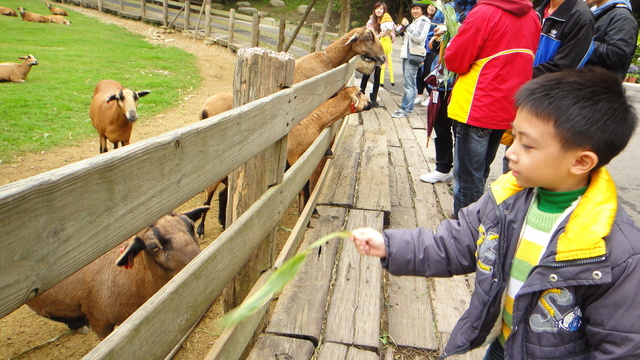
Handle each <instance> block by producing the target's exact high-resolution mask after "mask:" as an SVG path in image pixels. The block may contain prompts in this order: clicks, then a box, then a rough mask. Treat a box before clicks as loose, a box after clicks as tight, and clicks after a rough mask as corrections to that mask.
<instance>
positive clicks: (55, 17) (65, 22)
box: [44, 15, 71, 26]
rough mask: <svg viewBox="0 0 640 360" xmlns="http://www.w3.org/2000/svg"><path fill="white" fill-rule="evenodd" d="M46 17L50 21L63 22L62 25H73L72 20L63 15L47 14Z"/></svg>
mask: <svg viewBox="0 0 640 360" xmlns="http://www.w3.org/2000/svg"><path fill="white" fill-rule="evenodd" d="M44 17H46V18H47V20H49V22H50V23H55V24H61V25H67V26H69V25H71V21H69V20H67V19H65V18H64V16H61V15H45V16H44Z"/></svg>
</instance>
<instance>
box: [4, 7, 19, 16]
mask: <svg viewBox="0 0 640 360" xmlns="http://www.w3.org/2000/svg"><path fill="white" fill-rule="evenodd" d="M0 14H2V15H6V16H15V17H18V13H17V12H16V11H15V10H13V9H12V8H8V7H4V6H0Z"/></svg>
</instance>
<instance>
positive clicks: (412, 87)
mask: <svg viewBox="0 0 640 360" xmlns="http://www.w3.org/2000/svg"><path fill="white" fill-rule="evenodd" d="M417 75H418V66H413V65H411V64H409V60H407V59H402V86H403V87H404V95H403V96H402V104H401V105H400V108H401V109H402V110H404V111H405V112H409V111H413V101H414V100H415V99H416V91H417V90H416V76H417Z"/></svg>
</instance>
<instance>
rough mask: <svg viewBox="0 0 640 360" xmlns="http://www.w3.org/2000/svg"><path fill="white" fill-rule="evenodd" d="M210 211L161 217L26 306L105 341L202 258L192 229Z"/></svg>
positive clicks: (195, 211) (198, 210)
mask: <svg viewBox="0 0 640 360" xmlns="http://www.w3.org/2000/svg"><path fill="white" fill-rule="evenodd" d="M206 209H207V208H206V207H198V208H195V209H193V210H191V211H189V212H186V213H183V214H179V215H178V214H175V213H171V214H169V215H166V216H164V217H162V218H161V219H160V220H158V221H157V222H155V223H154V224H153V225H151V226H149V227H147V228H145V229H144V230H142V231H140V232H138V233H137V234H136V235H135V236H133V237H132V238H131V239H129V240H128V241H126V242H124V243H123V244H121V245H119V246H118V247H116V248H114V249H112V250H110V251H109V252H107V253H106V254H104V255H102V256H101V257H99V258H98V259H96V260H95V261H93V262H91V263H90V264H88V265H87V266H85V267H83V268H82V269H80V270H78V271H77V272H76V273H74V274H73V275H71V276H69V277H68V278H66V279H65V280H63V281H61V282H60V283H58V284H57V285H55V286H53V287H52V288H50V289H48V290H46V291H45V292H43V293H42V294H40V295H38V296H36V297H35V298H33V299H31V300H30V301H28V302H27V305H28V306H29V307H31V309H33V310H34V311H35V312H37V313H38V314H40V315H42V316H44V317H46V318H49V319H51V320H55V321H59V322H62V323H65V324H67V326H69V327H70V328H71V329H78V328H80V327H82V326H85V325H89V326H90V327H91V328H92V329H93V331H94V332H95V333H96V334H97V335H98V337H99V338H100V340H102V339H104V338H105V337H107V335H109V334H110V333H111V332H112V331H113V329H114V328H115V326H116V325H119V324H121V323H122V322H123V321H125V320H126V319H127V318H128V317H129V316H130V315H131V314H133V312H134V311H136V309H138V308H139V307H140V306H141V305H142V304H144V302H145V301H147V300H148V299H149V298H150V297H151V296H153V294H155V293H156V292H157V291H158V290H159V289H160V288H161V287H162V286H164V284H166V283H167V282H168V281H169V280H171V278H173V277H174V276H175V275H176V274H177V273H178V272H179V271H180V270H182V268H184V267H185V266H186V265H187V264H188V263H189V262H190V261H191V260H192V259H193V258H195V257H196V256H197V255H198V254H199V253H200V247H199V246H198V243H197V241H196V239H195V235H194V231H193V228H194V222H195V221H197V220H198V219H199V218H200V217H201V216H202V214H203V213H204V211H206Z"/></svg>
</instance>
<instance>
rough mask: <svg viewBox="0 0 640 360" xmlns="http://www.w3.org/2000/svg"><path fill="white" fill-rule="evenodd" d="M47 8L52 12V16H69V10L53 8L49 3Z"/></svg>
mask: <svg viewBox="0 0 640 360" xmlns="http://www.w3.org/2000/svg"><path fill="white" fill-rule="evenodd" d="M47 7H48V8H49V11H51V14H53V15H61V16H69V13H67V10H65V9H61V8H59V7H55V6H51V4H49V3H47Z"/></svg>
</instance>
